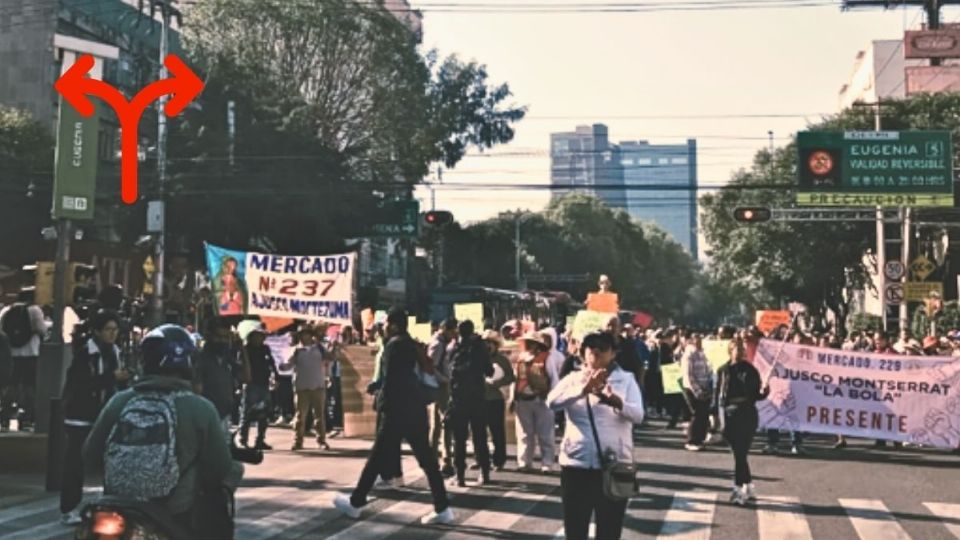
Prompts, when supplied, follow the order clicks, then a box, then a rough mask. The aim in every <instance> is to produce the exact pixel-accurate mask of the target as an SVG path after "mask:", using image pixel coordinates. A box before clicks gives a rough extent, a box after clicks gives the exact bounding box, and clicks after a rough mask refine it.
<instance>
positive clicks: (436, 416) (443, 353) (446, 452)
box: [427, 318, 457, 476]
mask: <svg viewBox="0 0 960 540" xmlns="http://www.w3.org/2000/svg"><path fill="white" fill-rule="evenodd" d="M456 339H457V320H456V319H453V318H451V319H447V320H445V321H443V323H442V324H441V325H440V329H439V330H438V331H437V333H436V334H434V336H433V339H432V340H431V341H430V344H429V345H428V346H427V355H428V356H429V357H430V359H431V360H432V361H433V369H434V376H435V377H436V378H437V399H436V401H435V402H434V403H433V404H432V405H431V406H430V447H431V448H433V451H434V453H436V454H438V455H439V456H440V457H441V458H442V459H443V469H442V472H443V475H444V476H453V474H454V470H453V436H452V433H451V432H450V431H448V430H446V429H445V428H444V425H443V424H444V422H443V420H444V418H446V415H447V408H448V407H449V405H450V351H451V348H452V345H453V343H454V341H456ZM441 442H443V446H440V443H441Z"/></svg>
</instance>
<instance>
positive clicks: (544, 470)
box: [540, 465, 556, 473]
mask: <svg viewBox="0 0 960 540" xmlns="http://www.w3.org/2000/svg"><path fill="white" fill-rule="evenodd" d="M554 470H556V469H554V467H553V465H544V466H543V467H540V472H542V473H552V472H553V471H554Z"/></svg>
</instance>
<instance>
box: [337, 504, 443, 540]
mask: <svg viewBox="0 0 960 540" xmlns="http://www.w3.org/2000/svg"><path fill="white" fill-rule="evenodd" d="M432 509H433V504H429V503H421V502H416V501H403V502H398V503H396V504H392V505H390V506H388V507H387V508H384V509H383V510H380V511H379V512H377V513H376V514H375V515H374V514H369V513H367V514H364V513H361V514H360V520H359V521H358V522H357V523H355V524H353V525H351V526H350V527H348V528H347V529H344V530H342V531H340V532H339V533H337V534H335V535H333V536H330V537H328V538H327V540H379V539H380V538H386V537H388V536H390V535H392V534H395V533H397V532H399V531H400V530H401V529H403V528H404V527H406V526H407V525H409V524H411V523H414V522H416V520H419V519H420V517H422V516H424V515H425V514H427V513H428V512H430V511H431V510H432ZM454 513H456V509H455V508H454Z"/></svg>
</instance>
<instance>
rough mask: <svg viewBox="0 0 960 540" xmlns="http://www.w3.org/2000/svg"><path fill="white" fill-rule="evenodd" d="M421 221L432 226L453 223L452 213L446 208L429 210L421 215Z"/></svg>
mask: <svg viewBox="0 0 960 540" xmlns="http://www.w3.org/2000/svg"><path fill="white" fill-rule="evenodd" d="M423 222H424V223H426V224H427V225H431V226H433V227H440V226H442V225H449V224H451V223H453V214H451V213H450V212H447V211H446V210H431V211H429V212H427V213H426V214H424V215H423Z"/></svg>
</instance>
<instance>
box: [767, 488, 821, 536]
mask: <svg viewBox="0 0 960 540" xmlns="http://www.w3.org/2000/svg"><path fill="white" fill-rule="evenodd" d="M757 528H758V534H759V535H760V538H761V540H808V539H809V540H812V539H813V535H812V534H810V526H809V525H808V524H807V519H806V516H805V515H804V513H803V508H802V507H801V506H800V499H798V498H796V497H763V498H761V499H760V500H759V501H757Z"/></svg>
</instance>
